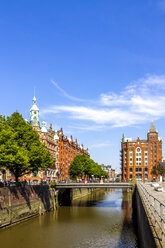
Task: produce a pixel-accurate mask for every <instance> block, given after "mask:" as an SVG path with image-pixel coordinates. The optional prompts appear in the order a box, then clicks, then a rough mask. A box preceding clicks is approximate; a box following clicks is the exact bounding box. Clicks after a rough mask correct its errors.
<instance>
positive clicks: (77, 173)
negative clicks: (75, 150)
mask: <svg viewBox="0 0 165 248" xmlns="http://www.w3.org/2000/svg"><path fill="white" fill-rule="evenodd" d="M69 175H70V177H71V178H72V179H76V178H77V177H82V175H83V164H82V158H81V155H77V156H76V157H75V158H74V160H73V161H72V163H71V164H70V166H69Z"/></svg>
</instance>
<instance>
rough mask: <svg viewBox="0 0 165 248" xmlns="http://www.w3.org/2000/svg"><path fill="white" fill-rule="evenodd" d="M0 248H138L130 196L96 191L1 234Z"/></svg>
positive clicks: (129, 194) (113, 190)
mask: <svg viewBox="0 0 165 248" xmlns="http://www.w3.org/2000/svg"><path fill="white" fill-rule="evenodd" d="M0 247H1V248H11V247H12V248H88V247H89V248H97V247H98V248H100V247H104V248H105V247H109V248H135V247H136V248H137V247H139V246H138V243H137V237H136V233H135V230H134V226H133V222H132V196H131V193H130V192H127V190H122V189H109V190H104V191H97V192H95V193H93V194H91V195H88V196H87V197H83V198H81V199H77V200H75V201H73V202H72V206H62V207H59V208H58V210H57V211H56V212H53V211H52V212H49V213H46V214H44V215H43V216H39V217H36V218H33V219H31V220H29V221H27V222H22V223H20V224H18V225H15V226H13V227H11V228H7V229H4V230H0Z"/></svg>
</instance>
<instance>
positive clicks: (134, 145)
mask: <svg viewBox="0 0 165 248" xmlns="http://www.w3.org/2000/svg"><path fill="white" fill-rule="evenodd" d="M159 161H162V139H161V138H160V137H158V132H157V131H156V129H155V126H154V124H153V122H152V123H151V128H150V130H149V132H148V135H147V140H140V138H139V137H138V138H137V140H135V141H133V140H132V139H130V138H125V137H124V135H123V137H122V142H121V166H122V167H121V169H122V179H123V180H125V179H127V180H132V179H143V178H144V176H145V178H146V179H153V175H152V174H151V171H152V168H153V166H154V165H157V164H158V162H159Z"/></svg>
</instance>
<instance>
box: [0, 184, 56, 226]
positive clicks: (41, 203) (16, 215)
mask: <svg viewBox="0 0 165 248" xmlns="http://www.w3.org/2000/svg"><path fill="white" fill-rule="evenodd" d="M57 199H58V196H57V192H56V191H55V189H50V188H49V186H47V185H44V186H41V185H35V186H25V187H5V188H0V228H2V227H6V226H10V225H12V224H15V223H18V222H20V221H23V220H26V219H28V218H31V217H34V216H36V215H41V214H43V213H44V212H46V211H50V210H51V209H53V208H55V207H57V205H58V200H57Z"/></svg>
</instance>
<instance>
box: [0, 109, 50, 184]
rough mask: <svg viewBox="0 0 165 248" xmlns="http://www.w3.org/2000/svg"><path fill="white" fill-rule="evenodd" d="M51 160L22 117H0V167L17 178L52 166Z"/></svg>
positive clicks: (15, 114) (37, 137)
mask: <svg viewBox="0 0 165 248" xmlns="http://www.w3.org/2000/svg"><path fill="white" fill-rule="evenodd" d="M53 163H54V161H53V158H52V157H51V155H50V153H49V152H48V151H47V150H46V147H45V146H44V145H43V144H42V143H41V142H40V140H39V135H38V134H37V132H36V131H34V130H33V128H32V127H31V126H30V124H29V123H26V121H25V120H24V119H23V117H22V115H20V114H19V113H18V112H14V113H13V114H12V115H11V116H10V117H7V118H5V117H4V116H0V167H5V168H7V169H9V170H10V171H11V172H12V173H13V174H14V176H15V179H16V181H18V178H19V177H21V176H23V175H25V174H29V173H31V172H34V171H37V170H39V169H42V170H44V169H46V168H48V167H51V166H53Z"/></svg>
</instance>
